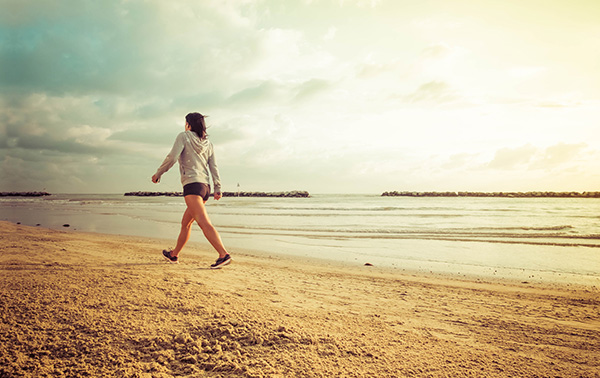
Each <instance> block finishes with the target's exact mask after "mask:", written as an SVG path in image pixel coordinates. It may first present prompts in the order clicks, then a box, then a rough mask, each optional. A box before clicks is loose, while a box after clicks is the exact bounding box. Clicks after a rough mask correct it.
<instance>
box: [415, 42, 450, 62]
mask: <svg viewBox="0 0 600 378" xmlns="http://www.w3.org/2000/svg"><path fill="white" fill-rule="evenodd" d="M451 51H452V49H451V48H450V47H449V46H448V45H447V44H445V43H438V44H434V45H431V46H428V47H426V48H424V49H423V51H421V57H422V58H424V59H442V58H445V57H447V56H448V55H449V54H450V53H451Z"/></svg>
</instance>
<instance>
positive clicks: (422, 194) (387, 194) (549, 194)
mask: <svg viewBox="0 0 600 378" xmlns="http://www.w3.org/2000/svg"><path fill="white" fill-rule="evenodd" d="M382 196H383V197H505V198H548V197H555V198H600V192H384V193H383V194H382Z"/></svg>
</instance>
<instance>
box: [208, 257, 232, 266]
mask: <svg viewBox="0 0 600 378" xmlns="http://www.w3.org/2000/svg"><path fill="white" fill-rule="evenodd" d="M230 262H231V256H230V255H229V253H228V254H226V255H225V257H219V258H218V259H217V261H216V262H215V263H214V264H211V266H210V268H211V269H219V268H221V267H222V266H225V265H227V264H229V263H230Z"/></svg>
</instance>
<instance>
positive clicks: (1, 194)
mask: <svg viewBox="0 0 600 378" xmlns="http://www.w3.org/2000/svg"><path fill="white" fill-rule="evenodd" d="M50 195H51V194H50V193H48V192H0V197H43V196H50Z"/></svg>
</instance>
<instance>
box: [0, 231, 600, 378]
mask: <svg viewBox="0 0 600 378" xmlns="http://www.w3.org/2000/svg"><path fill="white" fill-rule="evenodd" d="M196 232H199V231H197V230H196ZM171 244H172V241H164V240H162V241H161V240H156V239H149V238H140V237H128V236H114V235H102V234H89V233H79V232H72V231H53V230H48V229H43V228H40V227H26V226H21V225H15V224H12V223H8V222H0V250H1V254H0V272H1V273H0V309H1V316H2V317H1V322H0V377H20V376H27V377H56V376H71V377H77V376H92V377H100V376H110V377H173V376H176V377H185V376H189V377H205V376H206V377H220V376H223V377H230V376H231V377H238V376H239V377H334V376H343V377H459V376H460V377H465V376H466V377H599V376H600V362H599V360H600V294H599V292H598V289H596V288H593V287H588V288H586V287H565V286H556V285H554V286H551V285H548V284H544V285H542V284H533V283H521V282H503V281H483V280H476V279H472V280H469V279H457V278H452V277H445V276H440V275H425V274H415V273H410V272H407V271H402V270H395V271H392V270H385V269H382V268H379V267H377V266H372V267H367V266H344V265H342V264H336V263H333V262H328V263H326V262H319V261H316V260H312V261H311V260H306V259H305V260H303V259H300V258H288V257H283V256H268V255H263V254H260V253H253V252H250V251H239V250H234V251H232V255H233V256H234V263H233V264H231V265H230V266H228V267H226V268H224V269H221V270H210V269H207V267H208V265H209V264H210V263H211V262H213V260H214V259H215V258H216V253H215V252H213V251H212V250H211V249H210V248H209V247H208V246H205V245H204V244H200V243H197V244H190V245H189V246H188V247H187V249H186V250H184V252H183V253H182V255H181V263H180V264H177V265H175V264H169V263H167V262H165V261H164V260H163V259H162V257H161V256H160V251H161V250H162V248H164V247H168V246H169V245H171Z"/></svg>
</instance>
